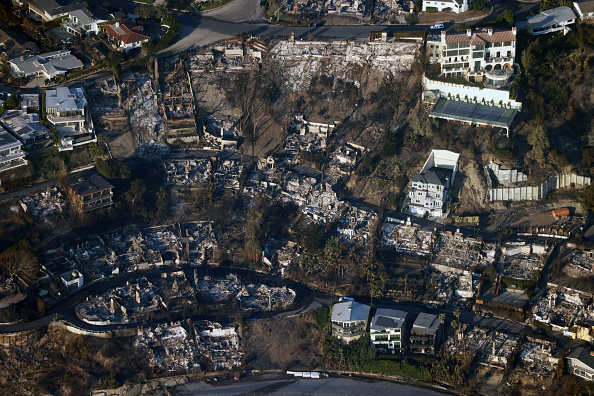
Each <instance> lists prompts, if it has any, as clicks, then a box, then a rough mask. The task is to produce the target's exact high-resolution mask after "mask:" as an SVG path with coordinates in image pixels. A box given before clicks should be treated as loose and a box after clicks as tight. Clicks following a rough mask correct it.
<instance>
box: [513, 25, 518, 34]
mask: <svg viewBox="0 0 594 396" xmlns="http://www.w3.org/2000/svg"><path fill="white" fill-rule="evenodd" d="M512 34H513V35H514V36H517V35H518V29H517V28H516V27H515V26H514V27H513V28H512Z"/></svg>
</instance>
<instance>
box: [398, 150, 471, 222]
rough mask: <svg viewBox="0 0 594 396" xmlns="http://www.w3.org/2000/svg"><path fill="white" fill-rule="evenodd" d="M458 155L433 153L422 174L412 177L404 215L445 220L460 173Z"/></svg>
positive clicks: (434, 151)
mask: <svg viewBox="0 0 594 396" xmlns="http://www.w3.org/2000/svg"><path fill="white" fill-rule="evenodd" d="M459 158H460V154H459V153H454V152H452V151H448V150H433V151H431V154H430V155H429V158H427V161H425V165H424V166H423V169H422V170H421V172H420V173H419V174H417V175H415V176H414V177H413V178H412V184H411V187H410V189H409V191H408V197H407V198H406V200H405V202H404V206H403V210H402V211H403V212H408V213H411V214H415V215H421V216H424V215H428V216H434V217H446V216H447V214H448V211H447V202H448V201H449V200H450V190H451V187H452V185H453V184H454V178H455V177H456V171H457V170H458V159H459Z"/></svg>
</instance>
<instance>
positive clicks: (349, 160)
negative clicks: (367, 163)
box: [328, 142, 365, 179]
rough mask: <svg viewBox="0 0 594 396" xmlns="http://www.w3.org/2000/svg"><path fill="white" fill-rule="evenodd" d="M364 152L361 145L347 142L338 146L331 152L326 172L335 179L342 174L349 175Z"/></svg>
mask: <svg viewBox="0 0 594 396" xmlns="http://www.w3.org/2000/svg"><path fill="white" fill-rule="evenodd" d="M364 152H365V148H364V147H363V146H359V145H357V144H355V143H351V142H347V143H346V144H345V145H344V146H340V147H338V148H337V149H336V150H335V151H334V152H333V153H332V154H331V158H332V159H331V160H330V162H329V164H328V174H329V175H330V176H332V177H333V178H335V179H338V178H339V177H341V176H343V175H350V174H351V173H352V172H353V171H354V170H355V169H356V168H357V164H358V163H359V161H360V160H361V158H362V153H364Z"/></svg>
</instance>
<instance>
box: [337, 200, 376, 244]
mask: <svg viewBox="0 0 594 396" xmlns="http://www.w3.org/2000/svg"><path fill="white" fill-rule="evenodd" d="M376 218H377V215H376V213H374V212H371V211H367V210H365V209H360V208H357V207H355V206H348V207H347V209H346V210H345V211H344V213H343V214H342V216H341V219H340V220H339V221H338V223H339V226H338V232H339V233H340V234H341V235H342V239H343V240H345V241H350V242H352V243H355V244H357V245H364V244H365V242H366V241H367V240H368V239H369V237H370V235H369V232H370V230H371V227H372V225H373V224H374V222H375V221H376Z"/></svg>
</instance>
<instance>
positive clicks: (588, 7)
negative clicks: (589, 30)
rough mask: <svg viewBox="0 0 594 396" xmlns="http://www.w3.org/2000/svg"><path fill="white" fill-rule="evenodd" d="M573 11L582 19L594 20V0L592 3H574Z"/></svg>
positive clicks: (591, 0)
mask: <svg viewBox="0 0 594 396" xmlns="http://www.w3.org/2000/svg"><path fill="white" fill-rule="evenodd" d="M573 9H574V11H575V13H576V15H577V16H578V17H580V18H581V19H591V18H594V0H590V1H574V2H573Z"/></svg>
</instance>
